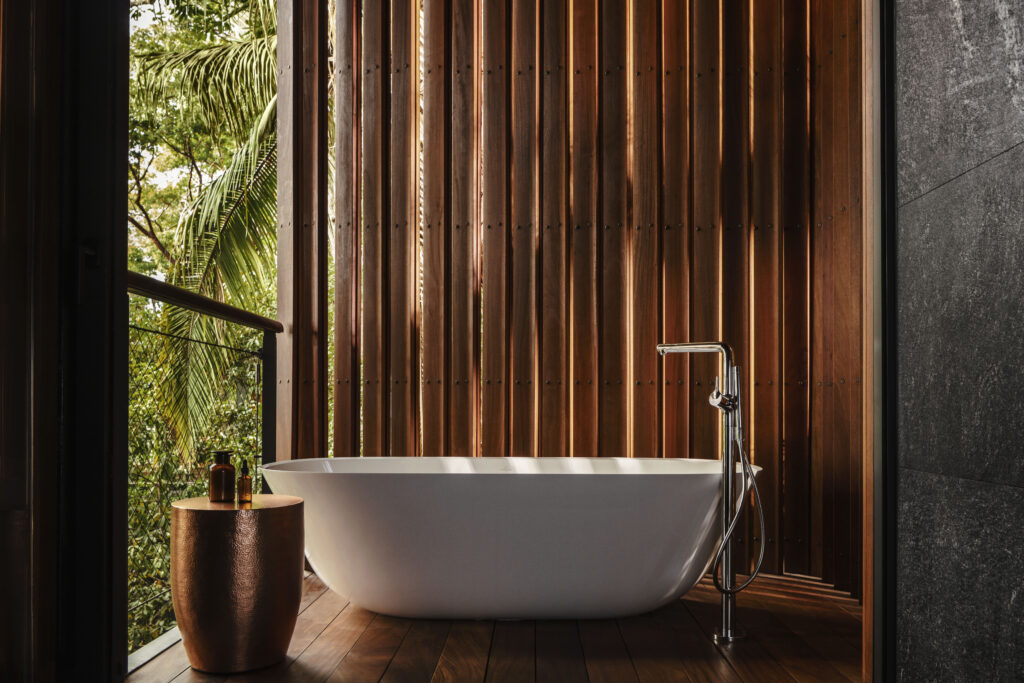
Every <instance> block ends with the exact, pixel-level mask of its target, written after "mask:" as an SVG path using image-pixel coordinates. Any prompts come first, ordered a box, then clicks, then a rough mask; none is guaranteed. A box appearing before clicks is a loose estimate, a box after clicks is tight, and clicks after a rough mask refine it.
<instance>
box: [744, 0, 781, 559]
mask: <svg viewBox="0 0 1024 683" xmlns="http://www.w3.org/2000/svg"><path fill="white" fill-rule="evenodd" d="M781 17H782V15H781V7H780V1H779V0H765V1H764V2H759V3H756V4H755V6H754V16H753V17H752V26H753V27H754V31H753V42H754V55H753V64H754V72H753V74H752V76H753V111H752V112H751V118H752V121H753V143H754V145H753V154H752V159H751V177H750V211H751V222H752V224H753V237H752V239H753V249H752V254H753V258H752V262H751V268H752V274H751V278H752V287H751V293H750V296H751V299H752V302H751V312H752V318H753V320H752V325H751V333H752V334H751V341H752V346H751V351H752V353H751V358H752V360H753V363H752V365H751V367H750V369H749V370H748V372H747V380H748V382H749V381H752V382H753V392H752V394H751V396H752V398H753V401H752V402H751V403H749V404H748V405H750V406H751V412H752V417H753V420H752V422H753V429H752V430H751V431H748V432H747V434H748V436H747V440H748V443H749V444H750V445H751V459H752V460H753V462H754V463H755V464H757V465H760V466H762V467H764V471H763V472H762V473H761V474H760V475H758V478H757V483H758V487H759V489H760V492H761V500H762V502H763V505H764V513H765V535H766V538H765V539H763V542H764V543H765V557H764V567H763V569H764V571H767V572H770V573H773V574H779V573H781V572H782V559H781V553H780V552H779V549H780V546H781V543H780V542H779V540H778V539H779V524H780V520H781V516H782V501H781V498H780V495H781V485H782V452H781V451H782V434H781V426H782V425H781V420H782V381H781V375H780V370H781V367H780V366H781V362H780V361H781V356H782V327H781V324H780V323H781V319H782V316H781V299H780V296H779V293H780V292H779V290H780V275H781V265H782V264H781V258H782V253H781V248H780V247H781V241H782V235H783V230H782V225H781V224H780V197H779V190H780V187H779V185H780V176H781V169H782V158H781V154H780V151H781V150H780V142H781V135H780V124H779V115H780V113H781V106H782V101H781V99H782V98H781V93H782V59H781V48H780V32H781ZM747 386H750V385H749V384H747ZM752 514H754V511H753V510H752V509H751V508H748V512H747V519H748V525H747V528H748V529H757V527H756V526H755V525H754V520H753V517H752ZM755 533H756V532H755ZM754 535H755V534H750V535H749V537H750V538H751V540H752V541H753V540H754V539H753V536H754ZM760 542H762V541H761V540H758V541H756V542H755V543H754V544H752V545H751V553H753V552H755V551H756V547H755V546H756V543H760Z"/></svg>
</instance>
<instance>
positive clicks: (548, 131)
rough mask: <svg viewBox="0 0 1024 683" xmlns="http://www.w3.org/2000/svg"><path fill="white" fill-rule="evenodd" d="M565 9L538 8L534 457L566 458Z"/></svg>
mask: <svg viewBox="0 0 1024 683" xmlns="http://www.w3.org/2000/svg"><path fill="white" fill-rule="evenodd" d="M567 10H568V4H567V3H559V2H544V3H542V8H541V11H542V13H543V14H542V16H541V25H542V26H543V27H544V29H543V31H542V32H541V33H542V35H543V40H542V43H541V73H540V83H541V87H540V106H541V111H540V130H541V133H540V135H541V144H540V152H541V169H540V180H541V186H540V199H541V221H540V258H541V272H540V307H541V311H540V319H541V337H540V353H541V357H540V358H541V360H540V414H539V422H540V425H539V430H540V431H539V444H538V455H543V456H555V457H565V456H566V455H569V424H570V421H569V420H568V419H567V417H568V415H569V367H568V360H569V356H568V352H569V325H568V324H567V322H568V315H567V314H568V310H569V297H568V290H567V287H568V284H569V282H568V270H567V269H568V261H567V238H568V235H569V232H570V230H569V225H568V223H569V219H568V201H567V200H568V190H569V187H568V179H569V173H568V171H569V165H568V152H569V147H568V132H567V127H568V102H567V99H568V98H567V92H566V90H567V82H566V79H567V74H566V72H567V70H568V65H569V62H568V52H567V49H568V45H567V43H568V38H569V36H568V17H567Z"/></svg>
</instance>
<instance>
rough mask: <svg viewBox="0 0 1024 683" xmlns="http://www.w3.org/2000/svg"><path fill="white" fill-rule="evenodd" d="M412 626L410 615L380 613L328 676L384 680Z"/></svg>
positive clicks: (332, 677) (345, 679) (341, 678)
mask: <svg viewBox="0 0 1024 683" xmlns="http://www.w3.org/2000/svg"><path fill="white" fill-rule="evenodd" d="M410 626H412V622H411V621H410V620H409V619H397V618H395V617H386V616H383V615H380V614H378V615H376V616H375V617H374V618H373V621H371V622H370V625H369V626H367V627H366V630H365V631H363V633H362V635H360V636H359V640H357V641H356V642H355V644H354V645H352V649H351V650H349V651H348V654H346V655H345V657H344V658H343V659H342V660H341V662H340V663H339V664H338V668H336V669H335V670H334V672H333V673H331V675H330V677H329V678H328V679H327V680H328V681H336V682H337V683H341V682H342V681H377V680H380V678H381V677H382V676H383V675H384V672H385V671H386V670H387V667H388V664H390V663H391V659H392V658H393V657H394V656H395V653H396V652H397V651H398V648H399V646H400V645H401V644H402V639H403V638H405V634H406V633H407V632H408V631H409V627H410Z"/></svg>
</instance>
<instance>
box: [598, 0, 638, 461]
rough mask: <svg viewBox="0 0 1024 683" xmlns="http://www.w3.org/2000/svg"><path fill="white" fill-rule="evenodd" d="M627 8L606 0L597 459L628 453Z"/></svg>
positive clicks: (601, 61) (602, 11)
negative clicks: (599, 456)
mask: <svg viewBox="0 0 1024 683" xmlns="http://www.w3.org/2000/svg"><path fill="white" fill-rule="evenodd" d="M628 21H629V17H628V16H627V14H626V5H625V3H622V2H618V1H617V0H601V8H600V21H599V26H600V31H601V33H600V40H599V43H598V49H599V54H600V59H599V70H600V79H601V80H600V85H599V94H600V98H599V117H600V128H599V130H600V141H599V144H600V152H599V154H600V161H599V165H600V168H601V170H600V174H601V178H600V182H601V186H600V190H599V193H598V194H599V197H600V199H599V201H600V204H599V206H600V212H601V213H600V216H601V218H600V222H599V225H600V226H601V229H600V230H599V237H598V249H599V267H598V286H599V291H598V297H599V298H598V338H599V341H598V367H599V379H600V386H599V392H600V393H599V398H598V406H599V408H598V417H599V421H598V455H601V456H613V457H621V456H625V455H628V454H629V438H628V437H629V412H628V408H629V344H628V323H629V294H628V291H627V287H628V285H629V238H630V232H631V231H630V229H629V215H628V213H627V211H628V207H629V196H628V184H627V177H626V176H627V173H626V171H627V163H628V151H627V145H626V141H627V139H628V105H629V100H628V91H627V87H628V73H629V72H628V68H629V64H628V61H629V59H628V57H629V55H628V52H627V45H628V40H627V38H628V35H627V30H628V26H629V23H628Z"/></svg>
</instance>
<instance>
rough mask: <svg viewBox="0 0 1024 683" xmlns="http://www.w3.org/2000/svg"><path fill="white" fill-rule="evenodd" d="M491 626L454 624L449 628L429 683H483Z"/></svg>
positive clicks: (479, 623)
mask: <svg viewBox="0 0 1024 683" xmlns="http://www.w3.org/2000/svg"><path fill="white" fill-rule="evenodd" d="M493 632H494V622H491V621H458V622H455V623H454V624H452V628H451V630H450V631H449V632H448V639H447V640H446V641H445V645H444V650H442V652H441V658H440V659H439V660H438V662H437V668H436V669H435V670H434V675H433V677H432V678H431V680H432V681H448V682H450V683H462V681H466V683H472V682H474V681H483V680H484V676H485V675H486V672H487V655H488V653H489V652H490V649H491V637H492V635H493Z"/></svg>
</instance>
